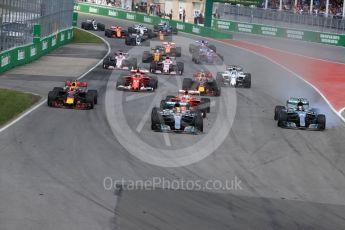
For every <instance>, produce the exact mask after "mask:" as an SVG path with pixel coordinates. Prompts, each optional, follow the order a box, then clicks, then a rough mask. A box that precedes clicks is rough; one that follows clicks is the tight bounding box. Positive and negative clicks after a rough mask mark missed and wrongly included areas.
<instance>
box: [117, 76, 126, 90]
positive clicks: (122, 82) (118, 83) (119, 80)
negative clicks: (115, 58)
mask: <svg viewBox="0 0 345 230" xmlns="http://www.w3.org/2000/svg"><path fill="white" fill-rule="evenodd" d="M125 84H126V79H124V78H123V77H120V78H118V79H117V81H116V89H117V90H121V89H119V86H120V85H122V86H124V85H125Z"/></svg>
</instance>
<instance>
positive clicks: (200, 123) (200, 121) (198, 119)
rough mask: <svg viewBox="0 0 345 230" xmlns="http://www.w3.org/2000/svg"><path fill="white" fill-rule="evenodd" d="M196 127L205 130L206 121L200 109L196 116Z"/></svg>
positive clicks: (201, 130)
mask: <svg viewBox="0 0 345 230" xmlns="http://www.w3.org/2000/svg"><path fill="white" fill-rule="evenodd" d="M194 127H195V128H196V129H197V130H199V131H200V132H203V131H204V121H203V118H202V115H201V112H200V111H199V112H198V113H197V114H196V115H195V117H194Z"/></svg>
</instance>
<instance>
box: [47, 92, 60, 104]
mask: <svg viewBox="0 0 345 230" xmlns="http://www.w3.org/2000/svg"><path fill="white" fill-rule="evenodd" d="M57 97H58V91H50V92H49V93H48V100H47V104H48V106H49V107H52V106H53V102H54V101H55V100H56V99H57Z"/></svg>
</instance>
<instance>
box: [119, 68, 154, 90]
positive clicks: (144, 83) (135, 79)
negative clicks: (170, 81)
mask: <svg viewBox="0 0 345 230" xmlns="http://www.w3.org/2000/svg"><path fill="white" fill-rule="evenodd" d="M116 88H117V89H118V90H126V91H134V92H139V91H155V90H156V89H157V88H158V79H157V78H155V77H153V76H148V75H146V74H145V73H143V72H141V71H140V70H135V71H132V73H131V74H130V75H126V76H122V77H120V78H119V79H118V80H117V82H116Z"/></svg>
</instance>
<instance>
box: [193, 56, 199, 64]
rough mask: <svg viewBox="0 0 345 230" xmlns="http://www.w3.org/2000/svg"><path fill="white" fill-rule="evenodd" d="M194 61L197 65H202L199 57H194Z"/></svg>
mask: <svg viewBox="0 0 345 230" xmlns="http://www.w3.org/2000/svg"><path fill="white" fill-rule="evenodd" d="M192 61H193V62H194V63H195V64H200V63H201V61H200V59H199V57H195V56H194V55H193V57H192Z"/></svg>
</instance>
